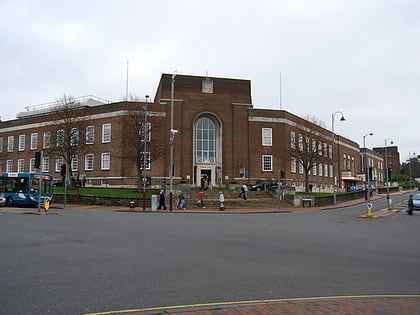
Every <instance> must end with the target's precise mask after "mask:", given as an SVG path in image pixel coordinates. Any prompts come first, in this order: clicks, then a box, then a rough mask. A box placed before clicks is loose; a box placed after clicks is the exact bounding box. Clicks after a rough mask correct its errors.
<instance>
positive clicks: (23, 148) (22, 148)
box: [19, 135, 26, 151]
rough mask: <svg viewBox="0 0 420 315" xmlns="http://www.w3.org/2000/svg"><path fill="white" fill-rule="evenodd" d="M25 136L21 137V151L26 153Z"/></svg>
mask: <svg viewBox="0 0 420 315" xmlns="http://www.w3.org/2000/svg"><path fill="white" fill-rule="evenodd" d="M25 139H26V137H25V135H19V151H25Z"/></svg>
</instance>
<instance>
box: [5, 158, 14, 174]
mask: <svg viewBox="0 0 420 315" xmlns="http://www.w3.org/2000/svg"><path fill="white" fill-rule="evenodd" d="M6 172H13V160H7V161H6Z"/></svg>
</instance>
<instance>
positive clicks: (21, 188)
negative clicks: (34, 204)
mask: <svg viewBox="0 0 420 315" xmlns="http://www.w3.org/2000/svg"><path fill="white" fill-rule="evenodd" d="M16 192H18V193H27V192H28V179H27V178H25V177H19V178H18V179H17V185H16Z"/></svg>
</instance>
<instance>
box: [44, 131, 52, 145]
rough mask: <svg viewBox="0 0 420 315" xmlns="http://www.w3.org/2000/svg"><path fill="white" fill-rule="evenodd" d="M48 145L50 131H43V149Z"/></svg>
mask: <svg viewBox="0 0 420 315" xmlns="http://www.w3.org/2000/svg"><path fill="white" fill-rule="evenodd" d="M50 145H51V131H45V132H44V143H43V147H44V149H48V148H49V147H50Z"/></svg>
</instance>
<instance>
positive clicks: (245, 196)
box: [242, 184, 248, 200]
mask: <svg viewBox="0 0 420 315" xmlns="http://www.w3.org/2000/svg"><path fill="white" fill-rule="evenodd" d="M242 189H243V191H244V193H243V198H244V200H247V199H248V186H247V185H246V184H243V185H242Z"/></svg>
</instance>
